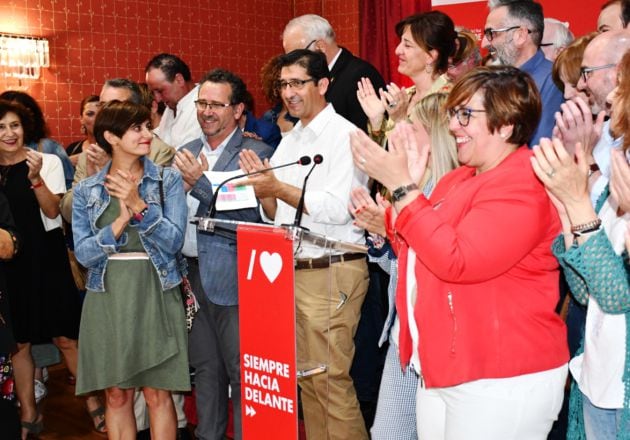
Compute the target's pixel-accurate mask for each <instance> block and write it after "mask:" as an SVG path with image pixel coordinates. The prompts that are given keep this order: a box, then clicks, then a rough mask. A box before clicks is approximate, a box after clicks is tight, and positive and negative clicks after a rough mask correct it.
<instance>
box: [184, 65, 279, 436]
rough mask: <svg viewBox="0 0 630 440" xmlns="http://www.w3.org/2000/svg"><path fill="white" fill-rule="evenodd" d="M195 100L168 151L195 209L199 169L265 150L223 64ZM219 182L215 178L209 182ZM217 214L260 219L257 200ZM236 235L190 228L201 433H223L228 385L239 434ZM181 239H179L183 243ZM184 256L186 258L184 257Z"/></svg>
mask: <svg viewBox="0 0 630 440" xmlns="http://www.w3.org/2000/svg"><path fill="white" fill-rule="evenodd" d="M198 90H199V95H198V97H197V100H195V101H194V104H195V106H196V109H197V120H198V124H199V126H200V127H201V131H202V132H203V135H201V136H200V137H199V138H197V139H195V140H193V141H191V142H189V143H187V144H185V145H184V146H182V148H181V149H180V150H179V151H178V152H177V154H176V156H175V162H174V164H175V167H176V168H178V169H179V170H180V171H181V173H182V176H183V178H184V182H185V186H186V189H187V190H188V189H190V193H189V194H190V195H189V196H192V197H193V198H195V199H196V200H198V202H199V205H198V206H199V207H198V209H197V215H199V216H203V215H206V213H207V212H208V208H209V206H210V202H211V200H212V194H213V188H212V183H211V182H210V181H209V180H208V178H207V177H206V176H205V175H204V174H203V172H204V171H208V170H213V171H234V170H238V169H239V164H238V160H239V153H240V152H241V150H243V149H245V148H247V149H248V150H251V151H253V152H254V153H255V154H256V155H257V157H259V158H260V160H264V159H266V158H269V157H271V154H272V153H273V149H272V148H271V147H270V146H268V145H267V144H265V143H263V142H261V141H258V140H256V139H252V138H246V137H244V136H243V133H242V131H241V129H240V128H239V127H238V121H239V119H240V117H241V115H242V114H243V111H244V109H245V104H244V101H245V99H246V94H247V89H246V87H245V84H244V83H243V81H242V80H241V79H240V78H239V77H238V76H236V75H235V74H233V73H232V72H229V71H227V70H222V69H215V70H212V71H210V72H208V73H207V74H206V75H205V76H204V77H203V78H202V80H201V82H200V83H199V88H198ZM214 183H215V184H218V183H219V182H214ZM215 217H217V218H221V219H228V220H236V221H245V222H259V221H260V220H261V219H260V213H259V210H258V209H256V208H247V209H238V210H231V211H219V212H217V214H216V215H215ZM234 242H235V236H234V235H227V236H224V235H223V234H220V233H219V232H215V233H206V232H197V237H196V245H197V250H198V253H199V260H198V268H199V270H198V273H199V274H200V275H201V284H202V287H203V289H202V290H203V291H202V292H199V290H197V291H196V292H197V293H198V294H197V300H198V301H199V306H200V310H199V312H198V313H197V315H196V317H195V321H194V324H193V328H192V331H191V332H190V336H189V341H188V347H189V349H188V353H189V357H190V364H191V366H192V367H193V368H195V390H196V399H197V417H198V419H199V423H198V425H197V429H196V431H195V434H196V436H197V438H198V439H200V440H209V439H212V440H222V439H223V438H225V430H226V427H227V421H228V386H230V387H231V390H232V405H233V408H234V438H235V439H240V438H241V436H242V434H241V372H240V350H239V327H238V285H237V273H236V246H234ZM184 247H185V246H184ZM189 262H190V259H189Z"/></svg>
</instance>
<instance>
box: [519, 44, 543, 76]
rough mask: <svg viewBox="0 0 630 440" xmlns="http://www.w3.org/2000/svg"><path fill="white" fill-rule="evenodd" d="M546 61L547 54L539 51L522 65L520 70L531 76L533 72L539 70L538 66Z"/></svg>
mask: <svg viewBox="0 0 630 440" xmlns="http://www.w3.org/2000/svg"><path fill="white" fill-rule="evenodd" d="M544 60H546V58H545V54H544V53H543V52H542V50H540V49H538V50H537V51H536V54H535V55H534V56H533V57H531V58H530V59H528V60H527V61H525V62H524V63H523V64H521V66H520V67H519V69H521V70H522V71H524V72H527V73H530V74H531V73H532V72H535V71H536V70H537V69H538V66H540V64H541V63H542V62H544Z"/></svg>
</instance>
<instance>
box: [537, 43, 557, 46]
mask: <svg viewBox="0 0 630 440" xmlns="http://www.w3.org/2000/svg"><path fill="white" fill-rule="evenodd" d="M549 46H553V43H540V44H539V45H538V47H549Z"/></svg>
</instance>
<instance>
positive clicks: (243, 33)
mask: <svg viewBox="0 0 630 440" xmlns="http://www.w3.org/2000/svg"><path fill="white" fill-rule="evenodd" d="M358 2H359V0H334V1H333V0H329V1H324V0H318V1H306V0H246V1H238V0H236V1H235V0H212V1H209V0H201V1H199V0H169V1H166V0H2V3H3V7H2V14H0V32H5V33H13V34H27V35H35V36H44V37H47V38H48V39H49V41H50V52H51V67H50V68H48V69H43V73H42V76H41V78H40V79H39V80H22V81H21V82H20V81H18V80H16V79H7V78H2V77H0V92H1V91H4V90H6V89H9V88H12V89H16V88H17V89H22V90H25V91H27V92H28V93H30V94H32V95H33V96H34V97H35V98H36V99H38V101H39V102H40V104H41V105H42V107H43V109H44V112H45V114H46V117H47V120H48V123H49V125H50V128H51V131H52V135H53V137H54V138H55V139H57V140H59V141H60V142H61V143H63V144H64V145H65V144H68V143H69V142H71V141H73V140H76V139H80V137H81V136H80V133H79V122H78V112H79V109H78V106H79V102H80V101H81V99H82V98H83V97H84V96H86V95H89V94H92V93H95V94H98V93H99V92H100V88H101V85H102V83H103V81H104V80H105V79H107V78H113V77H120V76H122V77H128V78H131V79H133V80H136V81H142V80H144V66H145V64H146V63H147V62H148V60H149V59H150V58H151V57H152V56H153V55H155V54H157V53H160V52H170V53H175V54H177V55H179V56H180V57H181V58H182V59H183V60H184V61H186V63H187V64H188V65H189V66H190V68H191V70H192V73H193V79H196V78H199V77H200V76H201V74H202V73H204V72H205V71H207V70H209V69H211V68H213V67H224V68H227V69H230V70H233V71H235V72H236V73H238V74H239V75H241V76H242V78H243V79H244V80H245V82H246V83H247V84H248V87H249V88H250V89H251V90H252V92H253V94H254V96H255V98H256V101H257V102H256V105H257V110H258V111H259V112H260V111H264V109H265V108H266V107H267V103H266V102H265V100H264V98H263V97H262V95H261V92H260V90H259V89H260V86H259V84H260V83H259V70H260V67H261V66H262V65H263V64H264V62H265V61H266V60H268V59H269V58H270V57H271V56H273V55H276V54H278V53H280V52H281V51H282V44H281V33H282V30H283V29H284V25H285V24H286V22H287V21H288V20H289V19H290V18H292V17H293V16H295V15H301V14H305V13H317V14H321V15H324V16H325V17H327V18H328V19H329V20H330V21H331V23H332V25H333V26H334V27H335V29H336V31H337V33H338V39H339V41H340V42H341V43H342V44H343V45H345V46H347V47H348V48H349V49H350V50H352V51H354V52H358V41H359V30H358V9H359V7H358Z"/></svg>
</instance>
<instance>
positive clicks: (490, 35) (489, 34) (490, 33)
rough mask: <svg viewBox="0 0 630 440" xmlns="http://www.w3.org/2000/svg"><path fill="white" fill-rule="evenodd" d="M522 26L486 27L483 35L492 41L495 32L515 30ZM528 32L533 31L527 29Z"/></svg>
mask: <svg viewBox="0 0 630 440" xmlns="http://www.w3.org/2000/svg"><path fill="white" fill-rule="evenodd" d="M520 27H521V26H510V27H504V28H501V29H492V28H485V29H484V30H483V35H484V36H485V37H486V40H488V41H492V40H493V39H494V34H496V33H499V32H508V31H513V30H514V29H518V28H520ZM527 33H528V34H531V33H532V31H531V30H530V29H527Z"/></svg>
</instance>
